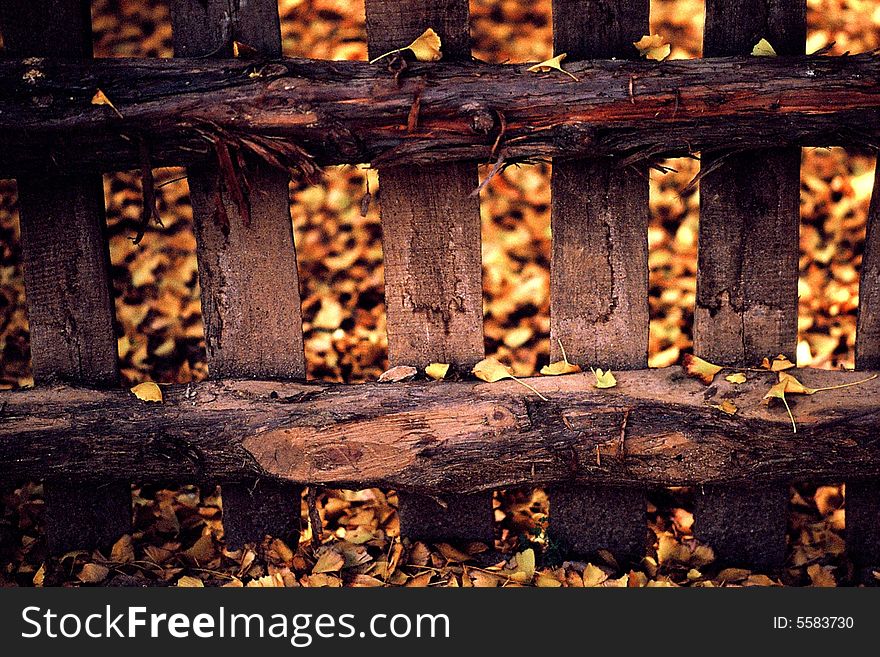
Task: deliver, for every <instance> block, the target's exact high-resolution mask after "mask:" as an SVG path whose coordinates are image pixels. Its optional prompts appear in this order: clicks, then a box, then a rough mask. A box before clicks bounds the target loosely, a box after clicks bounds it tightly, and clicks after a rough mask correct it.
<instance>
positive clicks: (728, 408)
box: [712, 399, 739, 415]
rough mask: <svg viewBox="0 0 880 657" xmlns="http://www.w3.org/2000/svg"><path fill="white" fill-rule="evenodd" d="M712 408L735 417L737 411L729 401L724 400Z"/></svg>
mask: <svg viewBox="0 0 880 657" xmlns="http://www.w3.org/2000/svg"><path fill="white" fill-rule="evenodd" d="M712 408H717V409H718V410H719V411H721V412H722V413H727V414H728V415H736V412H737V411H738V410H739V409H738V408H737V407H736V405H735V404H734V403H733V402H732V401H730V400H729V399H725V400H724V401H723V402H721V403H720V404H715V405H713V406H712Z"/></svg>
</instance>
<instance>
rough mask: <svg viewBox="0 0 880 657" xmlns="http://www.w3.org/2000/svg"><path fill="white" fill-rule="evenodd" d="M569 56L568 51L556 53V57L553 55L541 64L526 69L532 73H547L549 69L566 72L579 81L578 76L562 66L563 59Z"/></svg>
mask: <svg viewBox="0 0 880 657" xmlns="http://www.w3.org/2000/svg"><path fill="white" fill-rule="evenodd" d="M567 56H568V55H567V53H562V54H561V55H556V57H551V58H550V59H547V60H545V61H543V62H541V63H540V64H535V65H534V66H529V67H528V68H527V69H526V70H527V71H530V72H531V73H547V72H548V71H560V72H562V73H565V74H566V75H567V76H568V77H570V78H571V79H572V80H574V81H575V82H577V78H576V77H575V76H573V75H572V74H571V73H569V72H568V71H566V70H565V69H564V68H562V60H563V59H565V58H566V57H567Z"/></svg>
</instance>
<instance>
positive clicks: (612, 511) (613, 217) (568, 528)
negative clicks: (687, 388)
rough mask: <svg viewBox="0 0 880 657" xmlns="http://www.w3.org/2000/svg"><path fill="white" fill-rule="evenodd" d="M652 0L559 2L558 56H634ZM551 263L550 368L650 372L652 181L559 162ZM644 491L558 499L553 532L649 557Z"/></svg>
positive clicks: (563, 491) (631, 556)
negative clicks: (565, 365) (568, 364)
mask: <svg viewBox="0 0 880 657" xmlns="http://www.w3.org/2000/svg"><path fill="white" fill-rule="evenodd" d="M648 11H649V2H648V0H609V1H608V2H602V3H597V2H591V1H589V0H554V1H553V49H554V53H555V54H560V53H563V52H565V53H568V59H569V60H579V59H593V58H611V57H617V58H634V57H636V56H637V55H638V52H637V51H636V49H635V47H634V46H633V42H634V41H638V40H639V39H640V38H641V36H642V35H644V34H647V32H648ZM551 192H552V198H551V204H552V211H551V229H552V235H553V242H552V244H553V245H552V257H551V265H550V336H551V354H552V358H551V360H557V359H560V358H561V356H562V354H561V349H560V346H559V343H560V342H561V343H562V346H563V347H564V348H565V351H566V354H567V355H568V357H569V359H570V360H571V361H572V362H576V363H578V364H580V365H582V366H584V365H590V366H596V367H602V368H609V367H610V368H613V369H634V368H642V367H646V366H647V359H648V181H647V180H646V179H645V177H644V176H643V175H642V174H641V173H640V172H639V171H635V170H633V169H631V168H621V167H619V166H617V165H616V163H615V162H614V161H612V160H607V159H605V160H596V159H580V160H572V161H559V160H554V162H553V175H552V183H551ZM645 510H646V503H645V497H644V492H643V491H642V490H639V489H635V488H609V487H603V486H592V487H577V486H566V487H559V488H556V489H554V490H552V491H551V493H550V522H551V529H552V532H553V534H554V536H555V537H556V538H557V540H560V541H561V542H562V543H564V544H566V545H567V546H568V547H569V548H570V549H571V550H572V551H573V552H574V553H576V554H582V555H590V554H593V553H595V552H596V551H597V550H598V549H602V548H604V549H608V550H610V551H611V552H612V553H614V555H615V556H616V557H617V558H618V559H620V560H622V561H630V560H633V561H634V560H638V559H640V558H641V557H643V556H644V554H645V537H646V534H647V523H646V518H645Z"/></svg>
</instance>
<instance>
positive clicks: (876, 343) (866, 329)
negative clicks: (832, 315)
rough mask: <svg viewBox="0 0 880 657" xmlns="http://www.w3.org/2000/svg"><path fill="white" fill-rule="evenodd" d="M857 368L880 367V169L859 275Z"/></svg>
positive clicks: (876, 177)
mask: <svg viewBox="0 0 880 657" xmlns="http://www.w3.org/2000/svg"><path fill="white" fill-rule="evenodd" d="M856 367H858V368H859V369H864V370H870V369H877V368H880V167H878V168H877V171H876V173H875V174H874V191H873V194H872V195H871V206H870V208H869V209H868V219H867V229H866V231H865V251H864V255H863V256H862V268H861V271H860V273H859V321H858V326H857V327H856Z"/></svg>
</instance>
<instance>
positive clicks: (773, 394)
mask: <svg viewBox="0 0 880 657" xmlns="http://www.w3.org/2000/svg"><path fill="white" fill-rule="evenodd" d="M787 385H788V382H787V381H784V380H782V381H779V383H775V384H773V386H772V387H771V388H770V390H769V391H768V392H767V394H766V395H764V403H765V404H768V405H769V404H770V401H771V400H773V399H779V400H781V401H782V403H783V404H784V405H785V410H786V411H788V417H789V418H791V431H792V433H797V424H795V421H794V415H792V413H791V407H790V406H789V405H788V400H787V399H786V398H785V388H786V386H787Z"/></svg>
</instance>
